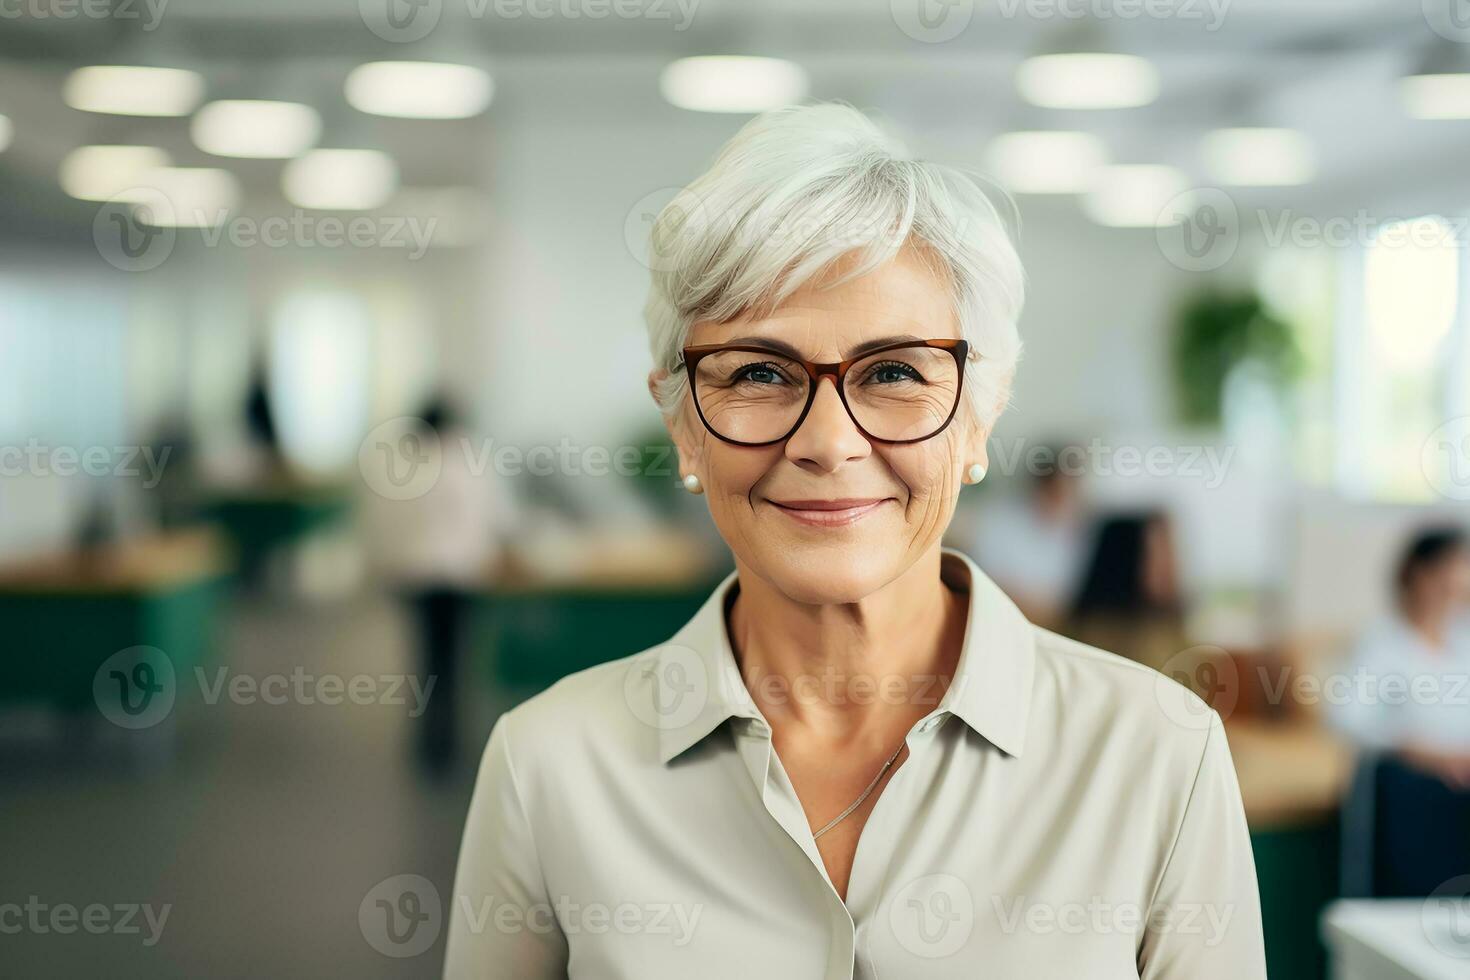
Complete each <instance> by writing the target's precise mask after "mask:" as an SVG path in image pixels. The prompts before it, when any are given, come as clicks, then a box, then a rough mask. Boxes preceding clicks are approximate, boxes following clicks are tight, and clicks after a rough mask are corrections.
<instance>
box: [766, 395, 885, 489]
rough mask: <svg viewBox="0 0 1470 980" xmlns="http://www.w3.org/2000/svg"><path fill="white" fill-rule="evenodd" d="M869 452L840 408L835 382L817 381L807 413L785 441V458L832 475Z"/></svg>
mask: <svg viewBox="0 0 1470 980" xmlns="http://www.w3.org/2000/svg"><path fill="white" fill-rule="evenodd" d="M823 382H827V383H826V384H824V383H823ZM872 452H873V444H872V443H870V442H868V440H867V437H866V436H864V435H863V434H862V433H861V432H860V431H858V427H857V425H856V424H854V422H853V421H852V416H850V415H848V414H847V409H846V408H844V407H843V405H842V398H841V396H839V395H838V394H837V384H836V382H834V381H832V380H831V379H830V378H823V379H821V380H820V381H818V382H817V394H816V397H815V398H814V399H813V400H812V408H811V411H809V412H807V413H806V418H804V419H802V421H801V426H800V427H799V428H798V429H797V430H796V431H795V432H793V433H792V434H791V438H789V439H787V440H786V458H787V459H789V460H791V461H792V462H793V463H796V464H797V465H798V466H801V467H803V468H805V469H816V470H819V471H821V472H823V473H832V472H835V471H836V470H837V468H838V467H840V466H841V465H842V464H843V463H848V462H852V461H854V460H859V459H863V458H864V457H866V456H868V455H870V454H871V453H872Z"/></svg>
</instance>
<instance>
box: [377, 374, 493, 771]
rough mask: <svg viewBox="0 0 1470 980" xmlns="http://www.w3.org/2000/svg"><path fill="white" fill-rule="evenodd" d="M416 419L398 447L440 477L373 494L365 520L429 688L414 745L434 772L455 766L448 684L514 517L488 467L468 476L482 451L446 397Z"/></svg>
mask: <svg viewBox="0 0 1470 980" xmlns="http://www.w3.org/2000/svg"><path fill="white" fill-rule="evenodd" d="M419 418H420V421H421V422H422V424H423V429H424V430H426V431H424V432H411V431H405V432H403V433H401V434H400V435H399V437H398V438H400V439H412V440H414V441H413V442H412V443H409V444H407V445H405V446H404V447H402V448H400V449H398V450H396V451H398V452H399V455H400V456H402V457H403V458H410V457H412V458H415V459H417V465H421V466H426V467H429V468H430V472H432V470H433V468H434V467H435V466H437V467H438V476H437V478H435V479H434V481H433V483H432V485H430V486H428V487H426V488H425V489H423V491H422V492H421V493H413V494H410V495H406V496H399V495H395V498H394V499H388V498H385V497H383V496H381V495H373V496H371V497H370V498H369V500H368V502H367V506H366V507H365V508H364V511H365V514H364V520H365V526H366V528H367V542H368V550H369V554H370V555H371V556H372V561H373V564H374V566H375V567H376V568H377V569H378V571H379V572H380V573H381V574H382V575H383V576H384V577H385V578H386V579H387V580H388V581H389V582H390V583H391V584H392V585H393V587H394V589H395V591H397V592H398V593H399V594H400V595H401V596H402V597H403V599H404V601H405V604H406V607H407V609H408V612H409V615H410V617H411V620H412V624H413V629H414V631H415V633H416V635H417V649H418V653H419V664H420V672H421V674H422V675H423V683H424V684H425V688H424V689H425V690H428V691H430V692H431V693H430V694H429V697H428V702H427V707H426V709H425V711H424V715H423V717H422V718H421V719H420V721H419V724H420V726H421V727H420V729H419V739H418V748H419V754H420V758H421V760H422V762H423V763H424V765H425V767H426V768H427V769H429V770H430V771H431V772H436V773H438V772H445V771H447V770H448V768H449V766H450V764H451V763H452V762H453V760H454V753H455V746H456V738H455V734H456V730H457V714H456V712H455V705H456V700H457V696H458V691H457V689H456V684H455V679H456V676H457V666H458V659H459V650H460V644H461V642H462V638H463V635H464V632H465V620H466V618H467V617H468V614H469V609H470V606H471V598H472V596H473V595H474V594H476V593H478V592H480V591H482V590H483V589H484V587H485V583H486V582H487V581H488V579H489V576H490V573H491V571H492V570H493V568H494V566H495V564H496V562H497V560H498V559H499V558H500V555H501V551H502V545H503V543H504V541H505V538H506V536H507V535H508V533H509V530H510V526H511V518H510V501H509V500H508V499H507V498H506V495H505V494H504V493H503V492H502V490H503V488H502V487H501V486H500V484H499V483H498V482H497V481H495V480H493V479H490V478H488V477H489V476H490V475H493V473H492V471H490V470H488V469H487V470H486V471H485V472H484V473H476V472H475V467H474V463H473V461H474V460H475V459H477V458H479V454H478V453H477V452H476V451H475V450H476V447H475V446H473V444H472V443H471V441H470V439H471V437H470V435H469V430H468V429H466V428H465V426H464V425H463V423H462V422H461V419H460V415H459V413H458V412H457V411H455V409H454V408H453V406H452V405H451V404H450V403H449V401H448V400H447V399H445V398H444V397H442V396H439V397H436V398H434V399H433V400H432V401H431V402H430V403H429V404H428V406H427V407H426V408H425V409H424V410H423V411H422V412H421V413H420V416H419ZM429 433H433V434H434V435H437V439H436V438H428V437H427V436H428V435H429ZM390 448H392V447H390ZM434 457H437V459H435V458H434ZM392 465H396V462H395V463H394V464H392ZM430 683H432V684H433V687H432V688H429V687H428V686H427V685H429V684H430Z"/></svg>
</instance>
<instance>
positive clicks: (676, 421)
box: [648, 368, 704, 479]
mask: <svg viewBox="0 0 1470 980" xmlns="http://www.w3.org/2000/svg"><path fill="white" fill-rule="evenodd" d="M668 376H669V372H668V371H666V370H664V369H663V368H655V369H654V370H652V371H650V372H648V393H649V395H651V396H652V397H653V402H654V404H655V405H657V404H658V387H659V385H660V384H662V383H663V381H664V379H665V378H667V377H668ZM658 414H659V418H661V419H663V423H664V428H665V429H666V430H667V431H668V433H669V438H670V439H671V440H672V441H673V443H674V449H675V450H676V451H677V452H678V454H679V474H678V475H679V478H680V479H682V478H684V477H685V476H688V475H689V474H690V473H695V474H697V473H698V472H699V460H700V455H701V449H702V447H703V442H702V441H701V439H700V438H699V436H700V434H702V433H703V432H704V427H703V426H691V425H690V424H689V417H688V413H687V411H686V410H685V408H684V406H682V405H681V406H679V407H678V408H677V409H675V410H674V412H673V413H672V414H669V413H665V412H664V410H663V408H662V407H660V408H659V413H658ZM696 428H697V429H698V433H696V432H695V431H693V430H694V429H696Z"/></svg>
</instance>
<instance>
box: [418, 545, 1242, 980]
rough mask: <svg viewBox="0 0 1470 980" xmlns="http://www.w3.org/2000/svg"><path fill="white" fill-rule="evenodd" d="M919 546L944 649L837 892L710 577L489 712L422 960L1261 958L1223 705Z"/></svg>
mask: <svg viewBox="0 0 1470 980" xmlns="http://www.w3.org/2000/svg"><path fill="white" fill-rule="evenodd" d="M942 566H943V575H944V578H945V580H946V581H947V582H948V583H949V584H950V585H951V587H952V588H955V589H957V590H968V592H969V596H970V598H969V619H968V624H967V627H966V633H965V641H964V650H963V652H962V654H961V657H960V661H959V665H958V670H957V674H956V676H955V678H954V680H953V682H952V683H951V685H950V687H949V689H948V691H947V692H946V693H945V695H944V697H943V699H942V701H940V703H939V704H938V705H937V706H936V708H935V709H934V710H933V711H932V712H930V714H929V715H928V716H927V717H926V718H925V719H924V720H922V721H920V722H919V723H918V724H916V725H915V726H914V727H913V729H912V730H911V731H910V732H909V735H908V739H907V742H908V748H909V753H910V755H909V757H908V759H907V761H905V762H904V764H903V765H902V766H901V767H899V768H898V769H897V770H896V771H895V772H894V774H893V776H892V777H891V778H890V781H889V782H888V784H887V786H886V787H885V788H884V790H883V792H882V795H881V796H880V797H879V798H878V801H877V804H876V806H875V807H874V809H873V811H872V813H871V815H870V817H869V818H868V821H867V824H866V825H865V826H864V827H863V830H862V836H861V839H860V840H859V843H858V848H857V852H856V854H855V856H854V860H853V866H852V877H851V881H850V883H849V886H848V895H847V901H846V902H845V903H844V902H843V901H842V900H841V899H840V898H839V897H838V895H837V892H836V891H835V890H834V889H833V887H832V885H831V882H830V881H829V879H828V877H827V874H826V870H825V868H824V866H823V863H822V860H821V856H820V854H819V853H818V851H817V847H816V844H815V842H814V841H813V839H812V832H811V828H810V827H809V825H808V823H807V820H806V818H805V816H804V814H803V811H802V808H801V805H800V803H799V801H798V800H797V798H796V794H795V792H794V791H793V790H792V786H791V782H790V780H789V779H788V778H787V776H786V773H785V771H784V770H783V768H782V766H781V760H780V759H779V758H778V757H777V755H776V753H775V752H774V751H773V749H772V745H771V730H770V726H769V725H768V724H767V723H766V722H765V721H764V720H763V719H762V717H761V714H760V712H759V711H758V710H757V708H756V706H755V704H754V702H753V701H752V700H751V697H750V694H749V692H748V691H747V690H746V687H745V684H744V682H743V681H742V679H741V676H740V672H739V669H738V667H737V665H736V662H735V657H734V654H733V653H732V651H731V648H730V643H729V638H728V634H727V632H726V628H725V614H724V611H725V609H726V601H727V599H728V598H729V597H730V595H731V591H732V590H733V589H736V588H738V583H737V578H736V575H735V574H734V573H732V574H731V575H730V576H729V577H728V578H727V579H726V580H725V581H724V582H723V583H722V584H721V585H720V586H719V588H717V589H716V590H715V592H714V594H713V595H711V596H710V598H709V600H708V601H707V602H706V603H705V604H704V606H703V607H702V608H701V609H700V610H699V612H698V613H697V614H695V616H694V618H693V619H691V620H690V621H689V622H688V624H686V625H685V626H684V627H683V628H682V629H681V630H680V631H679V632H678V633H677V634H675V635H674V637H673V638H672V639H671V640H670V641H669V642H668V643H665V644H662V645H660V646H657V647H654V648H652V649H650V650H646V651H644V652H642V653H639V654H636V655H634V656H631V657H627V658H624V659H622V660H616V661H612V662H610V663H606V664H602V665H600V666H597V667H593V668H591V669H589V670H585V671H582V672H580V673H577V674H574V675H572V676H570V677H568V678H566V679H564V680H562V681H561V682H559V683H558V684H557V685H556V686H554V687H552V688H551V689H550V690H548V691H546V692H544V693H542V694H540V695H538V696H537V697H534V698H532V699H531V700H529V701H527V702H525V703H524V704H522V705H520V706H518V707H516V708H515V709H514V710H512V711H510V712H508V713H507V714H505V715H503V716H502V717H501V718H500V720H499V721H498V722H497V723H496V725H495V727H494V730H493V732H492V733H491V735H490V741H489V745H488V747H487V748H486V750H485V756H484V761H483V763H482V765H481V769H480V775H479V781H478V783H477V785H476V787H475V792H474V798H473V801H472V802H471V805H470V811H469V818H468V822H467V824H466V827H465V831H464V841H463V845H462V848H461V852H460V858H459V869H458V874H457V879H456V882H455V888H454V895H453V896H452V897H451V906H452V908H451V909H450V912H449V920H450V927H449V937H448V947H447V951H446V963H445V976H446V977H450V978H456V980H457V978H469V977H495V978H502V977H503V978H506V980H540V978H549V977H563V976H569V977H574V978H596V980H621V978H628V980H632V978H638V980H665V978H667V980H673V978H679V980H687V978H692V977H698V978H701V980H714V978H723V977H728V978H732V980H750V978H756V980H780V978H787V977H790V978H825V980H848V978H886V980H910V978H913V977H920V976H922V977H926V978H929V977H936V978H945V977H994V978H1017V980H1042V978H1053V977H1054V978H1067V980H1074V978H1080V977H1086V978H1100V980H1101V978H1125V977H1128V978H1132V977H1144V978H1153V980H1164V978H1168V980H1214V978H1219V980H1253V978H1263V977H1265V975H1266V967H1265V961H1264V954H1263V951H1262V943H1261V917H1260V906H1259V900H1258V898H1257V892H1256V876H1255V866H1254V864H1253V861H1252V857H1251V847H1250V840H1249V837H1248V836H1247V831H1246V823H1245V814H1244V811H1243V810H1242V808H1241V802H1240V790H1239V787H1238V786H1237V784H1236V779H1235V772H1234V769H1233V767H1232V765H1231V761H1230V752H1229V749H1228V747H1227V745H1226V742H1225V738H1224V733H1223V731H1222V729H1221V725H1220V719H1219V717H1218V716H1217V715H1216V714H1215V713H1214V712H1213V711H1211V710H1210V709H1209V708H1208V707H1206V706H1205V705H1204V704H1203V703H1202V702H1201V701H1199V699H1198V698H1196V697H1195V696H1194V695H1193V694H1191V693H1189V692H1188V691H1186V690H1185V689H1184V688H1183V687H1181V686H1180V685H1179V684H1177V683H1176V682H1174V681H1172V680H1170V679H1167V678H1165V677H1163V676H1162V675H1160V674H1157V673H1155V672H1154V671H1152V670H1149V669H1147V668H1144V667H1141V666H1139V665H1137V664H1135V663H1132V662H1130V661H1127V660H1124V659H1122V658H1120V657H1116V656H1113V655H1112V654H1108V653H1104V652H1102V651H1099V650H1095V649H1093V648H1091V647H1086V646H1083V645H1081V644H1079V643H1075V642H1073V641H1070V640H1067V639H1065V638H1063V637H1060V636H1057V635H1056V634H1053V633H1049V632H1047V631H1045V630H1042V629H1040V628H1038V627H1035V626H1033V625H1031V624H1030V623H1028V622H1027V621H1026V620H1025V619H1024V618H1023V617H1022V616H1021V614H1020V613H1019V612H1018V611H1017V610H1016V608H1015V606H1014V605H1013V604H1012V603H1011V602H1010V600H1008V599H1007V598H1006V597H1005V596H1004V595H1003V594H1002V593H1001V591H1000V590H999V589H998V588H997V587H996V586H995V585H994V583H992V582H991V581H990V579H988V578H987V577H986V576H985V575H984V574H983V573H982V572H981V571H980V569H979V568H978V567H976V565H975V564H974V563H973V562H972V561H971V560H970V559H969V558H968V557H966V556H965V555H963V554H962V553H960V552H958V551H955V550H953V549H945V551H944V559H943V562H942Z"/></svg>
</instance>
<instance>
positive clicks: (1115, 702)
mask: <svg viewBox="0 0 1470 980" xmlns="http://www.w3.org/2000/svg"><path fill="white" fill-rule="evenodd" d="M1032 629H1033V630H1034V638H1035V660H1036V669H1035V673H1034V678H1035V679H1034V682H1033V702H1034V704H1035V706H1036V708H1037V709H1038V710H1039V711H1040V712H1041V713H1042V715H1043V717H1047V716H1050V717H1052V718H1054V719H1055V722H1056V725H1057V729H1058V731H1059V733H1060V735H1061V737H1065V738H1067V739H1068V740H1074V741H1076V742H1078V743H1080V744H1090V745H1094V746H1097V747H1098V748H1099V750H1101V749H1102V747H1104V746H1107V745H1114V746H1117V747H1119V748H1120V749H1122V750H1123V751H1127V752H1129V753H1131V754H1136V756H1137V757H1138V758H1149V753H1152V758H1153V760H1155V761H1158V762H1161V763H1165V764H1167V765H1168V766H1170V767H1180V768H1187V769H1190V770H1193V769H1195V768H1197V767H1198V766H1199V764H1200V762H1201V760H1202V757H1203V755H1204V752H1205V748H1206V745H1207V743H1209V742H1210V741H1211V738H1210V735H1211V732H1214V731H1216V730H1217V729H1219V728H1220V727H1221V725H1222V721H1221V718H1220V716H1219V714H1218V713H1217V712H1216V711H1215V710H1214V709H1213V708H1212V707H1210V705H1208V704H1206V703H1205V701H1204V700H1203V699H1202V698H1200V697H1199V696H1198V695H1197V694H1195V693H1194V692H1193V691H1191V690H1190V689H1189V688H1187V687H1185V686H1184V684H1182V683H1180V681H1179V680H1177V679H1175V678H1174V677H1170V676H1167V675H1165V674H1163V673H1160V672H1159V671H1157V670H1154V669H1153V668H1152V667H1147V666H1145V665H1143V664H1140V663H1137V662H1135V661H1132V660H1129V659H1127V658H1126V657H1122V656H1119V655H1117V654H1115V653H1109V652H1108V651H1106V650H1100V649H1098V648H1097V647H1093V646H1089V645H1087V644H1085V643H1080V642H1078V641H1076V640H1073V639H1069V638H1067V637H1065V636H1061V635H1060V634H1057V633H1053V632H1052V631H1050V630H1047V629H1042V628H1041V627H1037V626H1033V627H1032ZM1205 679H1206V680H1211V681H1212V682H1213V683H1215V684H1218V685H1225V686H1226V687H1228V685H1229V684H1230V678H1228V677H1219V676H1216V677H1214V678H1205ZM1222 693H1224V694H1226V695H1227V696H1228V693H1229V692H1228V690H1227V691H1224V692H1222ZM1217 741H1223V739H1217Z"/></svg>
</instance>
